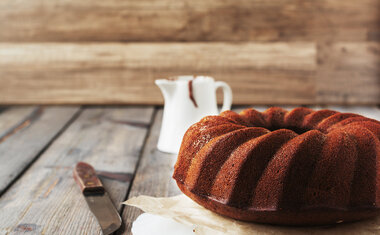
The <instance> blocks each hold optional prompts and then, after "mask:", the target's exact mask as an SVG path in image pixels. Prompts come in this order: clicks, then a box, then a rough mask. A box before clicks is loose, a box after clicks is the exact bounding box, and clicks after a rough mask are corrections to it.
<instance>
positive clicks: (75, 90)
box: [0, 41, 380, 104]
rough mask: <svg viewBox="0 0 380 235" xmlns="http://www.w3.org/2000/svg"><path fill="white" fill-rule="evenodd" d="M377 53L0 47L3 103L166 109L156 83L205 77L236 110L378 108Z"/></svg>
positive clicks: (240, 47) (344, 47)
mask: <svg viewBox="0 0 380 235" xmlns="http://www.w3.org/2000/svg"><path fill="white" fill-rule="evenodd" d="M379 49H380V42H329V41H323V42H318V43H305V42H296V43H239V44H235V43H233V44H231V43H130V44H129V43H127V44H123V43H92V44H76V43H36V44H28V43H26V44H15V43H0V103H2V104H24V103H44V104H62V103H63V104H78V103H86V104H99V103H100V104H119V103H124V104H162V103H163V99H162V95H161V93H160V91H159V89H158V88H157V87H156V86H155V85H154V79H156V78H161V77H169V76H173V75H179V74H205V75H211V76H214V77H215V78H216V79H217V80H222V81H226V82H228V83H229V84H230V85H231V87H232V90H233V91H234V104H316V103H319V104H321V103H322V104H323V103H337V104H378V103H379V102H380V75H379V74H380V66H379V64H380V62H379V61H380V54H379ZM37 54H38V56H36V55H37ZM219 100H221V97H219Z"/></svg>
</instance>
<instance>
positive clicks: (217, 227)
mask: <svg viewBox="0 0 380 235" xmlns="http://www.w3.org/2000/svg"><path fill="white" fill-rule="evenodd" d="M124 204H126V205H129V206H135V207H138V208H140V209H141V210H143V211H145V212H147V213H151V214H155V215H160V216H163V217H166V218H171V219H173V220H175V221H177V222H179V223H181V224H185V225H189V226H193V227H195V229H194V232H195V234H201V235H203V234H204V235H206V234H216V235H219V234H242V235H245V234H380V216H379V217H377V218H375V219H371V220H366V221H361V222H356V223H348V224H338V225H334V226H325V227H285V226H272V225H262V224H255V223H247V222H241V221H237V220H234V219H230V218H227V217H224V216H220V215H218V214H215V213H213V212H211V211H209V210H207V209H205V208H203V207H202V206H200V205H198V204H197V203H195V202H193V201H192V200H191V199H190V198H188V197H186V196H185V195H179V196H175V197H166V198H156V197H149V196H138V197H134V198H131V199H129V200H128V201H126V202H124Z"/></svg>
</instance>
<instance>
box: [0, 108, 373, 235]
mask: <svg viewBox="0 0 380 235" xmlns="http://www.w3.org/2000/svg"><path fill="white" fill-rule="evenodd" d="M255 108H258V109H259V110H264V109H265V108H266V107H264V106H261V107H255ZM285 108H289V107H285ZM313 108H326V107H313ZM327 108H332V109H337V110H340V111H343V112H355V113H360V114H363V115H365V116H368V117H371V118H375V119H378V120H380V109H379V108H377V107H374V106H373V107H334V106H331V107H327ZM241 109H242V108H237V109H235V110H241ZM161 120H162V109H161V108H159V107H153V106H144V107H135V106H126V107H125V106H122V107H116V106H112V107H74V106H61V107H51V106H46V107H36V106H27V107H25V106H18V107H0V196H1V197H0V234H20V233H28V234H70V235H71V234H101V230H100V227H99V226H98V224H97V221H96V220H95V218H94V216H93V215H92V214H91V212H90V211H89V209H88V207H87V205H86V202H85V200H84V198H83V197H82V196H81V194H80V190H79V188H78V186H77V185H76V184H75V182H74V180H73V178H72V170H73V166H74V165H75V164H76V163H77V162H78V161H86V162H88V163H90V164H92V165H93V166H94V167H95V169H96V170H97V172H98V174H99V176H100V178H101V180H102V182H103V183H104V185H105V187H106V189H107V191H108V192H109V194H110V195H111V198H112V200H113V201H114V203H115V205H116V206H117V208H118V210H119V211H120V213H121V214H122V218H123V223H124V225H123V228H121V229H120V230H119V231H118V233H117V234H130V229H131V225H132V222H133V221H134V219H135V218H136V217H137V216H138V215H139V214H140V213H141V211H139V210H137V209H135V208H130V207H124V206H122V205H121V202H122V201H124V200H125V199H127V198H130V197H133V196H137V195H141V194H144V195H151V196H161V197H162V196H173V195H176V194H179V193H180V192H179V190H178V188H177V186H176V185H175V182H174V180H172V178H171V175H172V171H173V165H174V163H175V161H176V156H175V155H172V154H165V153H161V152H159V151H158V150H157V149H156V144H157V139H158V136H159V132H160V126H161Z"/></svg>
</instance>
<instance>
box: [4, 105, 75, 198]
mask: <svg viewBox="0 0 380 235" xmlns="http://www.w3.org/2000/svg"><path fill="white" fill-rule="evenodd" d="M78 110H79V108H77V107H38V108H34V109H33V111H31V112H30V113H29V114H28V115H26V116H25V115H23V116H22V117H20V118H19V119H18V120H20V119H21V120H22V121H20V122H18V124H17V125H16V126H14V127H12V129H10V130H9V131H8V132H7V134H6V135H4V136H2V137H1V138H0V162H1V164H0V195H1V194H2V193H3V191H4V190H5V189H6V188H7V187H8V186H9V185H10V184H11V183H12V182H13V180H14V179H16V178H17V177H18V176H19V175H20V173H22V172H23V171H24V169H25V168H26V167H27V166H28V165H29V164H30V163H31V162H32V161H33V160H34V159H35V158H36V157H38V155H39V153H40V152H41V151H42V150H43V149H44V148H45V147H46V146H47V145H48V144H49V143H50V142H51V141H52V140H53V139H54V137H55V136H56V135H57V134H59V132H60V131H61V130H62V128H63V127H64V126H65V125H66V124H67V123H68V122H69V121H70V119H71V118H72V117H73V116H74V115H75V113H76V112H78ZM20 114H22V112H21V113H20ZM0 119H1V118H0ZM16 120H17V119H16Z"/></svg>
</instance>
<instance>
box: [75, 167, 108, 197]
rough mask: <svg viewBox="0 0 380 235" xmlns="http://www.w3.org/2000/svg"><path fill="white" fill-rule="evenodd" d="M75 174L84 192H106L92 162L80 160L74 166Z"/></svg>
mask: <svg viewBox="0 0 380 235" xmlns="http://www.w3.org/2000/svg"><path fill="white" fill-rule="evenodd" d="M73 176H74V179H75V181H76V182H77V183H78V185H79V187H80V189H81V190H82V192H83V193H84V194H86V193H104V187H103V185H102V183H101V182H100V180H99V178H98V177H97V176H96V172H95V170H94V168H93V167H92V166H91V165H90V164H87V163H85V162H78V163H77V165H76V166H75V168H74V172H73Z"/></svg>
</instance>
